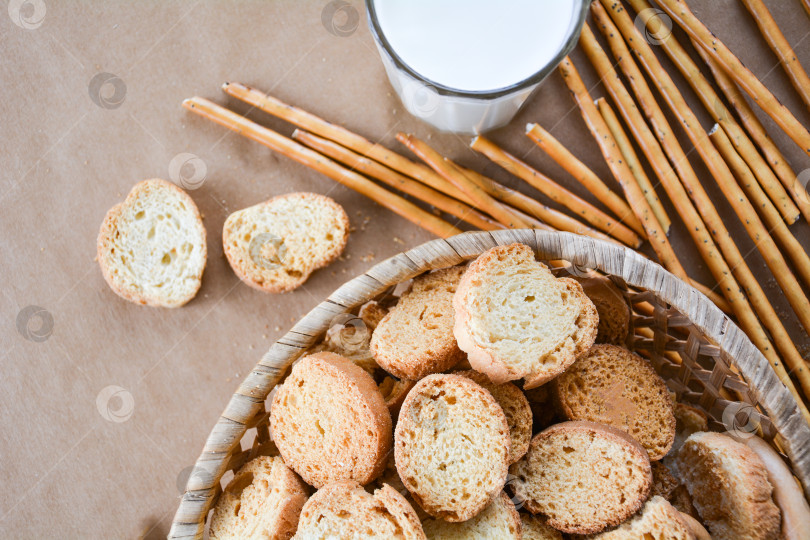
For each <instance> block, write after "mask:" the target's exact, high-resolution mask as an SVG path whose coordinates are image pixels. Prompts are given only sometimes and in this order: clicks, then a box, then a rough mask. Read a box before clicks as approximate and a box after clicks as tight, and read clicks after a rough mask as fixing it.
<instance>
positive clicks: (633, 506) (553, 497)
mask: <svg viewBox="0 0 810 540" xmlns="http://www.w3.org/2000/svg"><path fill="white" fill-rule="evenodd" d="M509 472H510V474H511V475H513V477H514V478H513V479H512V481H511V482H510V485H511V487H512V489H513V490H514V492H515V497H516V499H517V500H520V501H525V508H526V509H527V510H529V511H530V512H532V513H535V514H541V515H542V516H543V518H544V519H545V520H546V523H547V524H548V525H551V526H552V527H554V528H555V529H558V530H560V531H563V532H566V533H571V534H592V533H597V532H600V531H602V530H603V529H605V528H606V527H611V526H614V525H618V524H619V523H621V522H622V521H624V520H625V519H627V518H628V517H630V516H631V515H633V514H634V513H635V512H636V511H637V510H638V509H639V508H641V505H642V504H644V501H645V500H646V499H647V496H648V495H649V493H650V488H651V486H652V471H651V470H650V460H649V459H648V458H647V452H646V451H645V450H644V448H643V447H642V446H641V445H640V444H639V443H638V442H636V441H635V440H634V439H633V438H632V437H630V436H629V435H628V434H627V433H625V432H624V431H620V430H618V429H615V428H613V427H611V426H607V425H603V424H596V423H594V422H563V423H561V424H556V425H554V426H551V427H550V428H548V429H546V430H545V431H543V432H542V433H539V434H538V435H536V436H535V437H534V438H533V439H532V443H531V445H529V451H528V452H527V453H526V455H525V456H523V459H521V460H520V461H518V462H517V463H515V464H514V465H512V467H511V468H510V469H509Z"/></svg>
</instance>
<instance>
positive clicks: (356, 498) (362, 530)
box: [295, 480, 425, 540]
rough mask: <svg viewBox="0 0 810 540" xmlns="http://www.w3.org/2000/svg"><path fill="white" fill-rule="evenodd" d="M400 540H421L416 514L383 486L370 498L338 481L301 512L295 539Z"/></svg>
mask: <svg viewBox="0 0 810 540" xmlns="http://www.w3.org/2000/svg"><path fill="white" fill-rule="evenodd" d="M327 537H328V538H385V537H390V538H403V539H404V540H425V533H424V531H422V525H421V523H420V522H419V518H418V517H416V512H415V511H414V509H413V508H412V507H411V505H410V504H409V503H408V501H407V500H405V498H404V497H403V496H402V495H400V494H399V493H397V491H396V490H394V489H393V488H391V486H389V485H387V484H383V486H382V487H381V488H380V489H377V490H376V491H375V492H374V493H373V494H371V493H368V492H367V491H365V490H364V489H363V488H362V486H360V485H359V484H358V483H357V482H354V481H351V480H341V481H338V482H333V483H331V484H328V485H326V486H324V487H322V488H321V489H319V490H318V491H317V492H316V493H315V494H314V495H313V496H312V497H310V499H309V500H308V501H307V503H306V504H305V505H304V508H303V510H302V511H301V518H300V520H299V523H298V532H297V533H296V536H295V538H298V539H300V540H310V539H311V538H327Z"/></svg>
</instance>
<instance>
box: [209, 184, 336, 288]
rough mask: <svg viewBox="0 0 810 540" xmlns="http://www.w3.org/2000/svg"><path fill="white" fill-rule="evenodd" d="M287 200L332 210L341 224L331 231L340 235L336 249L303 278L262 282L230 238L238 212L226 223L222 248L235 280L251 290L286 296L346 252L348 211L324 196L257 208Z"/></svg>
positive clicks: (302, 196) (304, 194)
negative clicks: (314, 202) (320, 205)
mask: <svg viewBox="0 0 810 540" xmlns="http://www.w3.org/2000/svg"><path fill="white" fill-rule="evenodd" d="M286 199H300V200H302V201H307V200H309V201H316V202H317V203H319V204H322V205H324V206H327V207H329V209H330V210H332V211H333V212H334V214H335V215H334V217H335V218H336V219H337V220H338V222H339V226H338V227H336V228H334V229H333V231H332V232H333V233H334V234H337V235H338V236H337V247H336V248H335V249H334V250H333V251H332V252H328V253H322V254H319V255H320V256H319V257H317V259H316V262H315V263H314V264H313V265H312V266H311V267H310V268H309V269H308V271H306V272H302V273H301V275H300V276H297V277H287V278H283V279H278V280H275V281H270V280H267V279H260V278H259V277H258V276H257V275H256V272H255V271H253V270H254V268H253V266H255V265H251V264H248V263H245V262H244V259H245V254H244V253H242V250H241V249H240V248H237V247H236V246H234V245H233V243H232V242H231V234H233V232H232V230H231V226H230V225H231V219H232V218H233V216H235V215H237V212H235V213H233V214H231V215H230V216H228V219H226V220H225V224H224V225H223V227H222V247H223V251H224V253H225V257H227V259H228V263H229V264H230V266H231V269H232V270H233V272H234V274H236V276H237V277H238V278H239V279H240V280H242V281H243V282H244V283H246V284H247V285H249V286H250V287H253V288H254V289H257V290H260V291H264V292H268V293H284V292H289V291H292V290H294V289H297V288H298V287H300V286H301V285H302V284H303V283H304V282H305V281H306V280H307V279H308V278H309V276H310V275H311V274H312V272H314V271H315V270H318V269H319V268H323V267H324V266H327V265H329V264H330V263H332V262H333V261H334V260H335V259H337V258H338V257H339V256H340V254H341V253H342V252H343V249H344V248H345V247H346V243H347V242H348V241H349V217H348V216H347V215H346V211H345V210H344V209H343V207H342V206H340V205H339V204H338V203H337V202H335V201H334V200H333V199H331V198H330V197H327V196H325V195H320V194H318V193H309V192H295V193H286V194H284V195H278V196H276V197H273V198H271V199H269V200H267V201H265V202H263V203H260V204H259V205H255V206H262V207H264V208H270V207H271V206H272V205H273V204H274V203H277V202H279V201H283V200H286ZM251 208H253V207H251ZM243 210H248V209H247V208H245V209H242V210H239V211H238V212H242V211H243ZM248 258H249V257H248Z"/></svg>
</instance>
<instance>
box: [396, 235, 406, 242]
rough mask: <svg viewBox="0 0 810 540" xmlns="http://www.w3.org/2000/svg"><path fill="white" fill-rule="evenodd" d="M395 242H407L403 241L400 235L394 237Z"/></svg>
mask: <svg viewBox="0 0 810 540" xmlns="http://www.w3.org/2000/svg"><path fill="white" fill-rule="evenodd" d="M394 242H396V243H397V244H405V242H403V241H402V239H401V238H399V237H398V236H395V237H394Z"/></svg>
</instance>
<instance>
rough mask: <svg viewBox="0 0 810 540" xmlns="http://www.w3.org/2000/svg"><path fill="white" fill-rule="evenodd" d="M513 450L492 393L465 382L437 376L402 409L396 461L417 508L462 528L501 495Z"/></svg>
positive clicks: (421, 384) (426, 380)
mask: <svg viewBox="0 0 810 540" xmlns="http://www.w3.org/2000/svg"><path fill="white" fill-rule="evenodd" d="M509 444H510V442H509V426H508V424H507V421H506V416H505V415H504V413H503V410H502V409H501V407H500V405H498V402H497V401H496V400H495V398H493V397H492V395H491V394H490V393H489V392H487V391H486V390H485V389H484V388H482V387H481V386H479V385H478V384H476V383H475V382H473V381H472V380H470V379H468V378H467V377H463V376H461V375H453V374H449V375H448V374H435V375H428V376H427V377H425V378H424V379H422V380H420V381H419V382H418V383H417V384H416V386H414V388H413V390H411V391H410V392H409V393H408V396H407V397H406V398H405V402H404V403H403V404H402V409H401V410H400V412H399V420H398V421H397V426H396V431H395V434H394V457H395V460H396V466H397V471H398V473H399V475H400V478H401V479H402V482H403V484H404V485H405V487H406V488H407V489H408V491H409V492H410V493H411V495H412V496H413V498H414V500H415V501H416V502H417V504H419V505H420V506H421V507H422V508H423V509H424V510H425V511H426V512H427V513H429V514H430V515H432V516H434V517H438V518H441V519H444V520H446V521H452V522H459V521H465V520H467V519H470V518H471V517H473V516H474V515H476V514H477V513H478V512H480V511H481V510H482V509H484V508H485V507H486V506H487V505H488V504H489V503H490V502H491V501H492V499H493V498H494V497H495V496H497V494H498V493H499V492H500V491H501V490H502V489H503V486H504V482H505V481H506V474H507V470H508V458H509ZM450 452H453V454H452V455H450Z"/></svg>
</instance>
